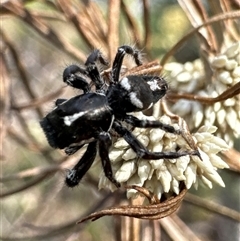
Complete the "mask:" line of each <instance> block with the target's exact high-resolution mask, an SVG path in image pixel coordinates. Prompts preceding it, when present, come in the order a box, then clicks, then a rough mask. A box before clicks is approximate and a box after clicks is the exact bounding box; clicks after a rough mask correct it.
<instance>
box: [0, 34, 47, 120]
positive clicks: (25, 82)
mask: <svg viewBox="0 0 240 241" xmlns="http://www.w3.org/2000/svg"><path fill="white" fill-rule="evenodd" d="M0 32H1V35H2V38H3V40H4V42H5V44H6V46H7V48H8V49H9V51H10V53H11V55H12V57H13V60H14V62H15V65H16V68H17V70H18V73H19V76H20V80H21V81H22V83H23V85H24V87H25V88H24V89H25V90H26V93H27V95H28V96H29V97H30V99H31V100H34V99H36V95H35V93H34V91H33V90H32V88H31V85H30V79H29V77H28V74H27V71H26V69H25V67H24V66H23V64H22V61H21V59H20V55H19V53H18V52H17V50H16V48H15V46H14V44H13V43H12V42H11V41H10V40H9V39H8V38H7V36H6V35H5V34H4V32H2V31H0ZM36 112H37V114H38V116H39V117H41V116H42V115H43V113H42V110H41V108H36Z"/></svg>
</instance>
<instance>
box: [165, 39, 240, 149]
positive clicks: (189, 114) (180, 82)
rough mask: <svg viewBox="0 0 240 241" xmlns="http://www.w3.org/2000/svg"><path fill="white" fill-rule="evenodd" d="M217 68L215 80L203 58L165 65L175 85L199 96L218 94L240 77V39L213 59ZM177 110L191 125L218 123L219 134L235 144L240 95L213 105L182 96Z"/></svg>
mask: <svg viewBox="0 0 240 241" xmlns="http://www.w3.org/2000/svg"><path fill="white" fill-rule="evenodd" d="M209 62H210V66H211V68H212V71H213V76H212V80H207V79H206V78H207V77H206V74H205V71H204V67H203V64H202V63H201V61H200V60H196V61H194V62H193V63H189V62H188V63H185V64H184V65H182V64H178V63H170V64H167V65H166V66H165V70H166V71H168V72H169V81H170V85H171V88H173V89H176V90H178V91H182V92H188V93H192V94H195V95H198V96H205V97H217V96H219V95H220V94H222V93H223V92H224V91H226V90H227V89H228V88H229V87H231V86H233V85H235V84H236V83H238V82H239V81H240V42H237V43H234V44H233V45H231V46H230V47H229V48H227V49H226V51H225V52H224V53H223V54H221V55H218V56H215V57H214V58H212V59H210V60H209ZM171 110H172V112H173V113H175V114H178V115H180V116H181V117H183V118H184V119H185V120H186V122H187V123H188V125H189V127H190V129H193V128H199V126H200V125H215V126H217V127H218V130H217V135H219V136H221V137H223V138H224V140H226V141H227V142H228V144H229V145H232V144H233V142H232V139H233V135H234V136H235V137H238V136H239V135H240V96H239V95H236V96H235V97H233V98H230V99H227V100H225V101H223V102H216V103H215V104H213V105H202V104H201V103H200V102H197V101H190V100H184V99H182V100H179V101H178V102H176V103H175V104H174V105H173V106H172V107H171Z"/></svg>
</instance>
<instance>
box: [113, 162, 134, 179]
mask: <svg viewBox="0 0 240 241" xmlns="http://www.w3.org/2000/svg"><path fill="white" fill-rule="evenodd" d="M136 169H137V167H136V163H135V162H134V161H126V162H123V164H122V166H121V167H120V168H119V169H118V171H117V172H116V174H115V178H116V180H117V181H118V182H126V181H127V180H128V179H129V178H130V177H131V176H132V175H133V173H134V172H135V171H136Z"/></svg>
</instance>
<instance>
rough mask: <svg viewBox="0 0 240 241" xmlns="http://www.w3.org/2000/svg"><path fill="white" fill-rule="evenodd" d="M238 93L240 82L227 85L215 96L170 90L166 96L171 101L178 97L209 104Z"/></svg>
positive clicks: (239, 91)
mask: <svg viewBox="0 0 240 241" xmlns="http://www.w3.org/2000/svg"><path fill="white" fill-rule="evenodd" d="M238 94H240V82H238V83H236V84H235V85H233V86H231V87H229V88H228V89H227V90H225V91H224V92H223V93H222V94H220V95H219V96H217V97H205V96H199V95H193V94H189V93H174V92H172V91H170V92H169V93H168V94H167V98H168V99H169V100H171V101H177V100H179V99H186V100H192V101H198V102H200V103H202V104H208V105H209V104H214V103H216V102H220V101H224V100H227V99H229V98H232V97H234V96H236V95H238Z"/></svg>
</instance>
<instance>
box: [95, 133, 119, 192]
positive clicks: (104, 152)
mask: <svg viewBox="0 0 240 241" xmlns="http://www.w3.org/2000/svg"><path fill="white" fill-rule="evenodd" d="M98 140H99V155H100V158H101V161H102V166H103V171H104V173H105V176H106V177H107V178H108V179H109V180H110V181H111V182H112V183H113V184H114V185H115V186H116V187H117V188H119V187H120V186H121V185H120V183H119V182H117V181H116V179H115V178H114V177H113V172H112V166H111V161H110V159H109V155H108V154H109V148H110V147H111V145H112V140H111V136H110V134H109V133H108V132H104V131H102V132H100V133H99V135H98Z"/></svg>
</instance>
